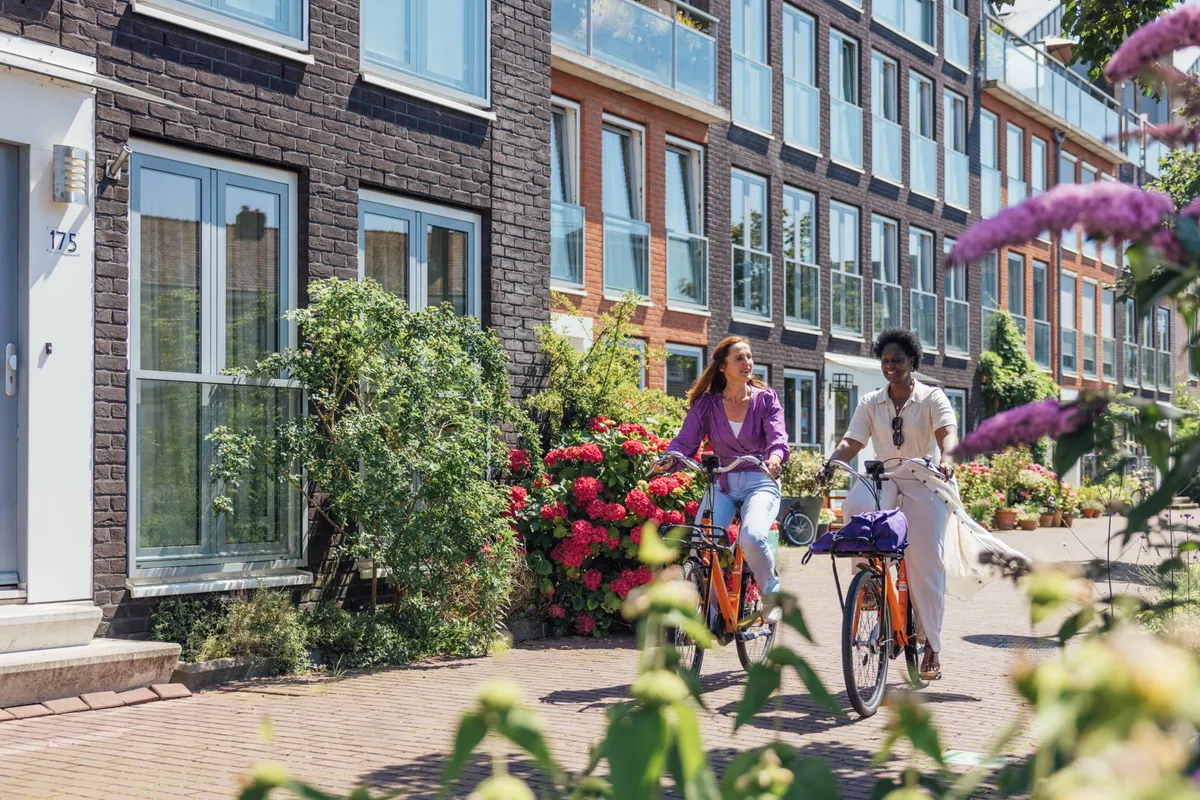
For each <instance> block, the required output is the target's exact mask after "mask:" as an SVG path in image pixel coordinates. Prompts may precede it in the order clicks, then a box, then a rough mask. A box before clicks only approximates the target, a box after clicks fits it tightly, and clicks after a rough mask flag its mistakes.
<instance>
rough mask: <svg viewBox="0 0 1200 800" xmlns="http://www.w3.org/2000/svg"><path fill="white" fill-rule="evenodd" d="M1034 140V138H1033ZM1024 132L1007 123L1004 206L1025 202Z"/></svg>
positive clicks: (1005, 132) (1005, 135)
mask: <svg viewBox="0 0 1200 800" xmlns="http://www.w3.org/2000/svg"><path fill="white" fill-rule="evenodd" d="M1034 138H1035V139H1036V137H1034ZM1024 145H1025V131H1023V130H1021V129H1020V128H1018V127H1017V126H1016V125H1013V124H1012V123H1011V122H1010V123H1008V127H1007V128H1005V131H1004V169H1005V172H1006V173H1007V179H1008V180H1007V194H1008V197H1007V200H1006V202H1005V205H1008V206H1017V205H1020V204H1021V203H1023V202H1025V146H1024Z"/></svg>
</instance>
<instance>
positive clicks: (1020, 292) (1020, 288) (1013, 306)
mask: <svg viewBox="0 0 1200 800" xmlns="http://www.w3.org/2000/svg"><path fill="white" fill-rule="evenodd" d="M1008 313H1009V314H1011V315H1012V318H1013V321H1014V322H1016V323H1017V327H1018V328H1020V329H1021V335H1022V336H1024V335H1026V333H1025V258H1024V257H1023V256H1022V255H1021V254H1020V253H1009V254H1008Z"/></svg>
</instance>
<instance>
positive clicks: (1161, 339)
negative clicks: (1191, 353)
mask: <svg viewBox="0 0 1200 800" xmlns="http://www.w3.org/2000/svg"><path fill="white" fill-rule="evenodd" d="M1154 338H1155V341H1156V342H1157V344H1158V388H1159V390H1160V391H1164V392H1169V391H1171V389H1173V388H1174V385H1175V373H1174V371H1173V370H1172V369H1171V312H1170V311H1169V310H1167V309H1165V308H1157V309H1155V311H1154Z"/></svg>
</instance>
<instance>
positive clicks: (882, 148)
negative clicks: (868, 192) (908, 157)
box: [871, 52, 904, 183]
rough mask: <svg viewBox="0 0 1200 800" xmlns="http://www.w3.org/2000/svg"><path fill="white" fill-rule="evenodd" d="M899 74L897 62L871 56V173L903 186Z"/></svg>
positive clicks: (876, 54) (880, 54)
mask: <svg viewBox="0 0 1200 800" xmlns="http://www.w3.org/2000/svg"><path fill="white" fill-rule="evenodd" d="M900 144H901V141H900V74H899V67H898V66H897V65H896V62H895V61H893V60H892V59H890V58H888V57H887V56H885V55H883V54H882V53H876V52H872V53H871V171H872V172H873V173H874V174H875V176H876V177H878V178H883V179H884V180H889V181H891V182H892V183H900V182H901V181H902V180H904V175H903V173H902V172H901V169H900Z"/></svg>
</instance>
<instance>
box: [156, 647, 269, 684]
mask: <svg viewBox="0 0 1200 800" xmlns="http://www.w3.org/2000/svg"><path fill="white" fill-rule="evenodd" d="M277 674H279V665H278V664H276V663H275V662H274V661H271V660H269V659H263V658H254V657H252V656H234V657H232V658H215V659H213V660H212V661H191V662H189V661H180V662H179V663H178V664H177V665H176V666H175V673H174V674H173V675H172V676H171V683H182V684H183V685H184V686H186V687H187V688H189V689H191V690H192V691H193V692H197V691H200V690H202V689H212V688H214V687H216V686H221V685H222V684H226V683H232V682H233V681H244V680H246V679H248V678H265V677H267V676H270V675H277Z"/></svg>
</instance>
